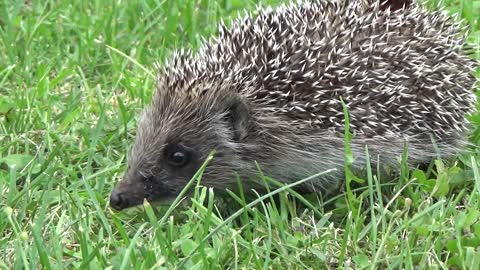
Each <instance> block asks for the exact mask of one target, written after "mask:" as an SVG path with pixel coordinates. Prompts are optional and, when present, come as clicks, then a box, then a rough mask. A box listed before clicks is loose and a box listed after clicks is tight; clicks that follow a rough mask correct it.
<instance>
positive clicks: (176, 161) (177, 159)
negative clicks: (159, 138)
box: [165, 144, 190, 167]
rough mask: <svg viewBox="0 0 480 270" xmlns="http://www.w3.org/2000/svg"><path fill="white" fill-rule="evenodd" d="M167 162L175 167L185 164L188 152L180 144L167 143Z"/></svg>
mask: <svg viewBox="0 0 480 270" xmlns="http://www.w3.org/2000/svg"><path fill="white" fill-rule="evenodd" d="M165 156H166V159H167V162H168V163H169V164H170V165H172V166H175V167H181V166H184V165H185V164H187V162H188V161H189V159H190V155H189V152H188V151H187V149H185V147H183V146H182V145H181V144H174V145H168V146H167V147H166V148H165Z"/></svg>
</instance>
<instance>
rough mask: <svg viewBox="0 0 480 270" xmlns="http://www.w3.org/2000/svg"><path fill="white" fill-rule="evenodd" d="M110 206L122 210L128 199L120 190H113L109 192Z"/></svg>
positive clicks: (126, 205) (125, 206)
mask: <svg viewBox="0 0 480 270" xmlns="http://www.w3.org/2000/svg"><path fill="white" fill-rule="evenodd" d="M110 206H111V207H112V208H113V209H116V210H122V209H125V208H127V207H128V199H127V198H126V197H125V195H123V194H122V192H121V191H117V190H113V191H112V193H111V194H110Z"/></svg>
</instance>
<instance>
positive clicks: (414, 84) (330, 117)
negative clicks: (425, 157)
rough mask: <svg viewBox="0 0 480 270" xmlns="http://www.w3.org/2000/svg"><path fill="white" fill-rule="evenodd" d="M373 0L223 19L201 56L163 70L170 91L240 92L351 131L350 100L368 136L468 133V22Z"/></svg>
mask: <svg viewBox="0 0 480 270" xmlns="http://www.w3.org/2000/svg"><path fill="white" fill-rule="evenodd" d="M366 2H368V1H363V2H362V1H357V0H345V1H343V0H338V1H336V0H324V1H311V2H304V3H295V4H288V5H282V6H280V7H277V8H275V9H271V8H266V9H259V10H258V11H257V12H258V16H256V17H255V18H254V17H253V16H251V15H246V16H245V17H244V18H240V19H237V20H236V21H234V22H233V24H232V26H231V27H230V28H227V27H225V26H222V27H221V29H220V33H219V36H218V37H217V38H216V39H214V40H212V41H209V42H205V43H204V44H203V46H202V48H201V50H200V51H199V52H198V53H197V54H196V55H190V53H178V54H176V55H175V56H174V57H173V59H172V60H171V61H170V62H169V63H168V64H167V65H166V68H165V70H164V71H163V72H161V73H160V75H159V82H160V83H159V85H161V86H160V88H161V91H163V93H169V94H170V95H174V96H176V97H177V98H178V99H182V100H183V101H185V100H188V102H191V103H195V102H196V101H197V100H198V97H199V96H201V95H215V94H218V93H216V91H217V92H218V91H233V92H238V93H240V94H241V95H243V96H245V97H247V98H248V100H249V101H250V103H251V105H252V106H253V107H254V108H255V109H256V110H260V111H261V114H262V115H274V116H280V117H283V119H284V120H285V122H284V123H282V124H285V125H290V126H292V125H293V126H295V127H298V128H299V129H304V130H315V129H318V128H320V129H334V130H341V129H342V128H343V126H344V115H343V112H342V105H341V101H340V97H342V98H343V100H344V101H345V103H346V104H347V107H348V108H349V112H350V118H351V127H352V129H353V130H354V131H356V132H357V133H359V134H363V135H364V136H365V137H375V136H386V135H391V134H394V135H395V134H398V133H402V134H403V135H404V136H414V135H419V134H422V133H434V134H436V135H437V136H438V138H440V139H442V138H448V136H449V135H450V134H451V133H452V132H453V133H456V132H459V131H462V130H464V128H465V120H464V114H465V113H467V112H470V111H471V110H472V107H473V106H472V104H473V101H474V95H473V93H472V91H471V89H472V86H473V84H474V82H475V77H474V76H473V75H472V70H473V68H474V67H475V65H476V62H474V61H472V60H471V59H470V58H469V57H468V55H467V54H466V53H465V52H464V36H465V35H464V29H462V28H461V27H460V26H459V25H458V24H457V23H456V22H455V21H453V20H452V19H451V18H450V17H449V16H447V14H445V12H442V11H436V12H429V11H426V10H424V9H421V8H418V7H415V6H410V7H408V8H406V9H400V10H396V11H390V10H388V9H387V10H385V11H383V10H381V8H380V7H379V5H378V3H374V4H372V5H369V4H368V5H365V3H366ZM374 2H376V1H374ZM219 85H222V87H218V86H219Z"/></svg>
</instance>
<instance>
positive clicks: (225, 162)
mask: <svg viewBox="0 0 480 270" xmlns="http://www.w3.org/2000/svg"><path fill="white" fill-rule="evenodd" d="M177 82H178V81H177ZM182 82H184V81H182ZM194 84H195V85H193V84H186V83H185V84H182V85H181V84H179V83H177V84H175V85H173V87H172V85H169V84H168V82H164V81H161V80H160V83H159V85H158V90H157V92H156V94H155V96H154V98H153V102H152V105H151V107H150V108H149V109H148V110H146V111H145V112H144V114H143V116H142V118H141V119H140V122H139V127H138V130H137V134H136V141H135V144H134V146H133V149H132V151H131V153H130V156H129V159H128V169H127V172H126V173H125V175H124V179H123V180H122V181H121V182H120V183H119V184H118V186H117V187H116V188H115V190H114V191H113V192H112V194H111V196H110V204H111V206H112V207H114V208H115V209H124V208H128V207H131V206H135V205H138V204H141V203H142V202H143V200H144V199H147V200H148V201H151V202H155V201H157V202H158V201H164V202H165V201H170V200H171V199H172V198H175V197H176V196H177V195H178V193H179V192H180V191H181V190H182V189H183V188H184V187H185V185H186V184H187V182H188V181H189V180H190V179H191V178H192V176H193V175H194V174H195V173H196V172H197V171H198V169H199V168H200V167H201V165H202V164H203V163H204V162H205V160H206V159H207V157H208V156H209V154H210V153H211V152H212V151H213V150H215V155H214V158H213V160H212V161H211V162H210V164H209V165H208V167H207V169H206V170H205V172H204V174H203V177H202V184H203V185H205V186H210V187H216V188H226V187H229V186H232V185H233V184H235V183H236V178H235V171H236V170H237V169H239V168H242V166H244V163H246V162H244V161H242V160H244V159H245V158H242V156H241V154H239V152H245V149H239V148H245V145H246V144H245V143H244V142H245V141H246V140H247V137H248V136H249V135H250V134H251V132H250V131H251V130H252V126H251V121H250V112H249V108H248V105H247V101H246V100H245V99H243V98H242V97H240V95H238V94H236V92H235V91H232V89H225V87H230V86H228V85H225V84H224V83H221V84H220V85H219V84H215V85H213V84H204V83H201V82H199V81H196V82H195V83H194ZM174 88H175V89H174ZM193 88H195V89H193ZM197 89H198V91H197ZM203 90H207V91H203ZM250 138H251V136H250V137H248V139H250ZM250 166H251V165H250ZM242 169H243V168H242Z"/></svg>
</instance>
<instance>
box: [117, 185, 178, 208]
mask: <svg viewBox="0 0 480 270" xmlns="http://www.w3.org/2000/svg"><path fill="white" fill-rule="evenodd" d="M144 194H145V195H144ZM144 194H138V193H135V192H132V191H129V190H128V189H127V190H124V189H122V188H116V189H114V190H113V191H112V193H111V194H110V206H111V207H112V208H113V209H115V210H118V211H121V210H124V209H127V208H131V207H136V206H140V205H142V204H143V203H144V201H145V200H146V201H148V203H150V204H152V205H168V204H171V203H172V202H173V201H174V200H175V198H176V197H177V195H178V193H177V192H175V191H173V190H168V191H163V192H155V191H154V190H145V193H144Z"/></svg>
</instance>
